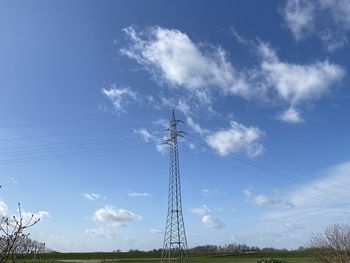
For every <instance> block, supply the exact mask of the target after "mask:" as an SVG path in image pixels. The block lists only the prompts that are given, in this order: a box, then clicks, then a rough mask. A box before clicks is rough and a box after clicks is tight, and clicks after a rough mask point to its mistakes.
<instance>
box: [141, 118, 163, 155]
mask: <svg viewBox="0 0 350 263" xmlns="http://www.w3.org/2000/svg"><path fill="white" fill-rule="evenodd" d="M155 124H158V125H161V126H163V125H162V124H160V123H155ZM134 133H135V134H137V135H139V136H140V137H141V138H142V139H143V140H144V141H145V142H153V143H154V144H155V145H156V149H157V151H158V152H160V153H161V154H165V153H166V151H167V149H168V147H167V145H164V144H162V142H163V139H164V138H160V137H159V136H158V135H155V134H156V133H155V134H153V133H151V132H150V131H148V130H147V129H146V128H139V129H134Z"/></svg>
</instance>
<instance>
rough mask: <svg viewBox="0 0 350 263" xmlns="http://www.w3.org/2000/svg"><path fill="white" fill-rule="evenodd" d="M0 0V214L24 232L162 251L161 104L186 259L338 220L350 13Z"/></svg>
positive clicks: (79, 246)
mask: <svg viewBox="0 0 350 263" xmlns="http://www.w3.org/2000/svg"><path fill="white" fill-rule="evenodd" d="M0 2H1V8H0V58H1V59H0V185H1V186H2V188H1V189H0V214H1V215H2V216H12V215H14V214H16V213H17V203H18V202H20V203H21V206H22V209H23V215H24V217H25V218H29V217H30V215H31V214H34V217H35V218H41V220H40V222H39V223H38V224H36V225H35V226H33V227H32V228H31V229H30V231H29V232H30V233H31V238H33V239H35V240H38V241H41V242H45V243H46V245H47V247H48V248H50V249H53V250H57V251H112V250H118V249H120V250H123V251H127V250H129V249H142V250H151V249H153V248H160V247H162V242H163V234H164V228H165V221H166V213H167V191H168V189H167V180H168V164H169V153H168V151H169V149H168V148H167V147H166V146H165V145H162V144H161V142H162V140H163V139H165V138H166V136H167V133H166V131H164V130H165V129H166V128H167V126H168V124H169V119H170V117H171V111H172V110H173V109H174V110H175V114H176V117H177V118H178V119H180V120H182V121H184V123H183V124H181V125H179V129H180V130H182V131H184V132H186V136H185V137H184V138H182V139H181V140H180V141H179V156H180V166H181V181H182V198H183V200H182V201H183V214H184V220H185V227H186V233H187V239H188V246H189V247H193V246H197V245H204V244H216V245H223V244H228V243H232V242H238V243H245V244H248V245H254V246H260V247H271V246H273V247H277V248H289V249H293V248H298V247H299V246H304V245H305V244H306V243H307V241H308V240H309V238H310V236H311V234H312V233H317V232H319V231H322V229H324V227H326V226H328V225H330V224H333V223H347V222H349V220H350V214H349V211H350V204H349V201H348V200H349V198H350V186H349V185H350V153H349V148H350V133H349V130H350V121H349V115H350V90H349V88H348V86H349V84H350V79H349V71H350V55H349V54H350V52H349V49H350V43H349V41H350V35H349V32H350V2H349V1H347V0H315V1H303V0H289V1H252V0H248V1H247V0H245V1H199V0H198V1H197V0H196V1H195V0H194V1H155V0H151V1H133V0H131V1H109V0H106V1H90V0H84V1H83V0H74V1H53V0H48V1H47V0H45V1H44V0H31V1H17V0H11V1H4V0H3V1H0Z"/></svg>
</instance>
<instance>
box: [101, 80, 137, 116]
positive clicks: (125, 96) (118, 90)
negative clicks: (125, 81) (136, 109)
mask: <svg viewBox="0 0 350 263" xmlns="http://www.w3.org/2000/svg"><path fill="white" fill-rule="evenodd" d="M102 94H104V95H105V96H106V97H107V98H108V99H109V100H110V101H111V102H112V103H113V106H114V109H115V111H116V113H118V114H120V113H125V107H126V106H127V105H128V104H130V103H132V102H134V101H137V100H138V95H137V93H136V92H135V91H133V90H131V89H130V88H129V87H117V85H116V84H113V85H112V86H111V87H110V88H108V89H106V88H103V89H102Z"/></svg>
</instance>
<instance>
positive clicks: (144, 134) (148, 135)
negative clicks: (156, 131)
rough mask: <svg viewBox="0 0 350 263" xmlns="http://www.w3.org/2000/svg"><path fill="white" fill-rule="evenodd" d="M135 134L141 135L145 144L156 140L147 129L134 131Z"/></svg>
mask: <svg viewBox="0 0 350 263" xmlns="http://www.w3.org/2000/svg"><path fill="white" fill-rule="evenodd" d="M134 133H136V134H139V135H140V136H141V137H142V139H143V140H144V141H145V142H149V141H150V140H152V139H154V136H153V135H152V134H151V133H150V132H149V131H148V130H147V129H145V128H140V129H134Z"/></svg>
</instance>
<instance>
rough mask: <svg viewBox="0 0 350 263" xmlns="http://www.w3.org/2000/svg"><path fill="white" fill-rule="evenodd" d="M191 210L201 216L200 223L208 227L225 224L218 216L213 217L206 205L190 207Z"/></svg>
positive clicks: (219, 226)
mask: <svg viewBox="0 0 350 263" xmlns="http://www.w3.org/2000/svg"><path fill="white" fill-rule="evenodd" d="M191 212H192V213H193V214H195V215H198V216H200V217H201V218H202V223H203V224H204V226H205V227H208V228H223V227H224V226H225V224H224V223H223V222H222V221H221V220H220V219H218V218H216V217H214V216H213V215H212V213H211V211H210V209H209V207H207V206H206V205H202V206H200V207H196V208H193V209H191Z"/></svg>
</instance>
